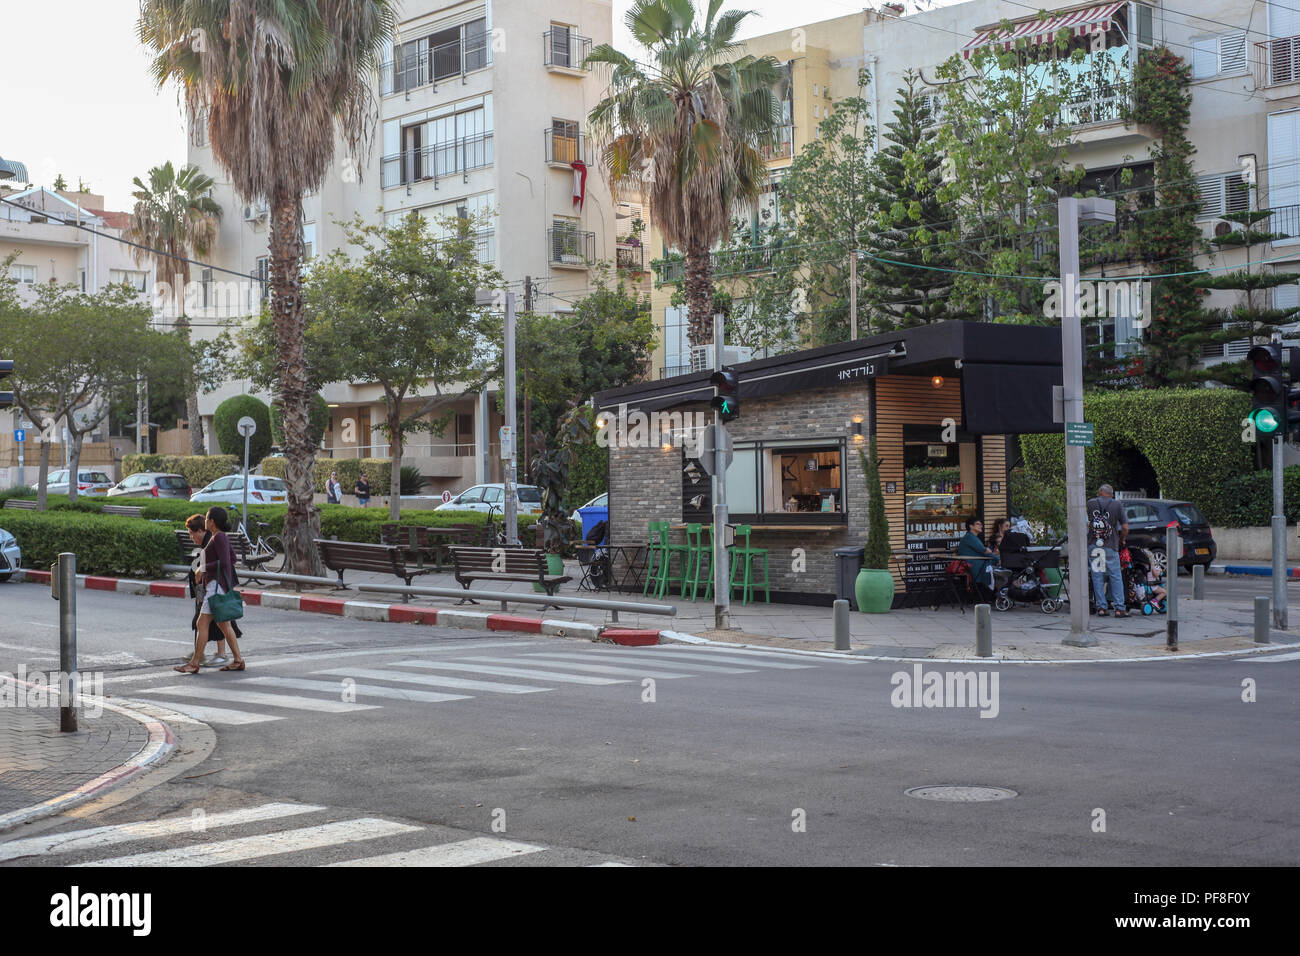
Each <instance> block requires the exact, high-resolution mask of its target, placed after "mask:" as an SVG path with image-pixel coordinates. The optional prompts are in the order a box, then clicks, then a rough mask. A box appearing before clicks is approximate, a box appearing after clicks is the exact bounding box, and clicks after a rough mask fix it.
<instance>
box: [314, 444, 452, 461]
mask: <svg viewBox="0 0 1300 956" xmlns="http://www.w3.org/2000/svg"><path fill="white" fill-rule="evenodd" d="M359 452H365V454H364V455H361V454H358V453H359ZM321 453H322V454H323V455H324V456H325V457H327V458H365V457H380V458H387V457H388V445H386V444H370V445H329V446H327V447H325V448H322V449H321ZM473 455H474V443H473V442H440V443H436V444H423V445H416V444H412V443H409V442H408V443H407V444H405V445H403V446H402V456H403V457H410V458H471V457H473Z"/></svg>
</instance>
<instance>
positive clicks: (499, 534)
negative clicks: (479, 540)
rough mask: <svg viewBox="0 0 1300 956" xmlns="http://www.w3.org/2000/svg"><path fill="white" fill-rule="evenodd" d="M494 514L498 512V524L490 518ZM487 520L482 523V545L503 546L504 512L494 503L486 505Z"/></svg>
mask: <svg viewBox="0 0 1300 956" xmlns="http://www.w3.org/2000/svg"><path fill="white" fill-rule="evenodd" d="M494 514H500V515H501V517H502V521H501V523H500V524H497V522H495V521H493V520H492V516H493V515H494ZM487 516H488V517H487V521H486V522H485V523H484V525H483V547H485V548H503V547H505V544H506V526H505V514H504V513H503V512H502V511H501V509H500V508H498V507H497V506H496V505H494V504H489V505H488V511H487Z"/></svg>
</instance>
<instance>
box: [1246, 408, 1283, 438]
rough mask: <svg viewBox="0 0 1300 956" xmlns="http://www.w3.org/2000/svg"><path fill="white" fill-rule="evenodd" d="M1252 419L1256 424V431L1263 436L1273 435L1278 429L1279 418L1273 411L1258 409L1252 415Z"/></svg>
mask: <svg viewBox="0 0 1300 956" xmlns="http://www.w3.org/2000/svg"><path fill="white" fill-rule="evenodd" d="M1250 417H1251V420H1252V421H1254V423H1255V431H1257V432H1259V433H1260V434H1261V435H1271V434H1273V433H1274V432H1275V431H1277V429H1278V420H1277V416H1276V415H1274V414H1273V412H1272V410H1271V409H1267V408H1258V409H1256V410H1255V411H1254V412H1252V413H1251V416H1250Z"/></svg>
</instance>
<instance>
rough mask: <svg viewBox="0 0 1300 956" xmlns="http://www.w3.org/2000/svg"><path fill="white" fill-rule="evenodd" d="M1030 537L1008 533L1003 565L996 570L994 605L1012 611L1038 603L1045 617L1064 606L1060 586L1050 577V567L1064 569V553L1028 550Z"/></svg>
mask: <svg viewBox="0 0 1300 956" xmlns="http://www.w3.org/2000/svg"><path fill="white" fill-rule="evenodd" d="M1028 544H1029V538H1028V536H1026V535H1023V534H1019V533H1017V532H1014V531H1008V532H1007V533H1006V534H1005V535H1004V536H1003V538H1002V546H1001V549H1000V551H999V555H1000V558H1001V564H999V565H994V567H993V606H994V607H995V608H997V609H998V610H999V611H1009V610H1011V609H1012V608H1013V607H1015V606H1016V605H1017V604H1019V605H1027V604H1037V605H1038V606H1039V608H1041V609H1042V612H1043V613H1044V614H1054V613H1055V612H1057V611H1059V610H1060V609H1061V606H1062V605H1063V604H1064V603H1065V601H1064V598H1063V596H1062V593H1061V585H1060V583H1058V582H1054V581H1051V580H1050V579H1049V578H1048V576H1047V573H1046V572H1047V570H1048V569H1050V568H1056V569H1059V568H1060V567H1061V552H1060V551H1059V550H1052V549H1038V550H1035V551H1030V550H1028Z"/></svg>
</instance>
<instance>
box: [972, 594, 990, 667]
mask: <svg viewBox="0 0 1300 956" xmlns="http://www.w3.org/2000/svg"><path fill="white" fill-rule="evenodd" d="M975 656H976V657H992V656H993V609H992V608H990V607H989V606H988V605H987V604H976V605H975Z"/></svg>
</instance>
